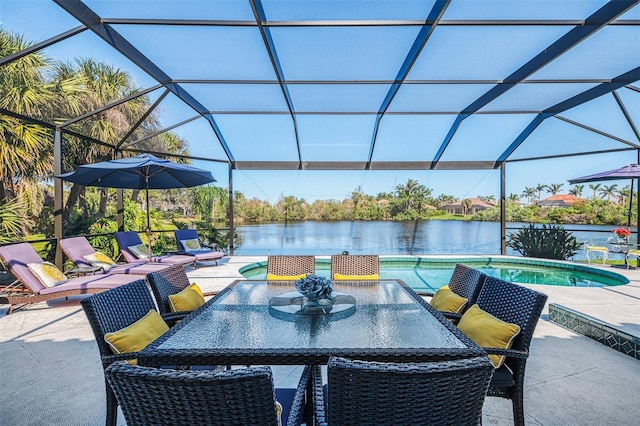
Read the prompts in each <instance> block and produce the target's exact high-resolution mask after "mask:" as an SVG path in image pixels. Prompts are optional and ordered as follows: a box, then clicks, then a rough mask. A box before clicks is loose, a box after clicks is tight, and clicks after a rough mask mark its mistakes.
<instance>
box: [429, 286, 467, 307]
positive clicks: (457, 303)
mask: <svg viewBox="0 0 640 426" xmlns="http://www.w3.org/2000/svg"><path fill="white" fill-rule="evenodd" d="M430 303H431V306H433V308H434V309H436V310H438V311H440V312H453V313H460V312H462V310H463V309H464V307H465V306H466V305H467V299H466V298H464V297H462V296H460V295H458V294H456V293H454V292H453V291H451V290H450V289H449V287H448V286H445V287H442V288H440V289H438V291H436V294H434V295H433V297H432V298H431V302H430Z"/></svg>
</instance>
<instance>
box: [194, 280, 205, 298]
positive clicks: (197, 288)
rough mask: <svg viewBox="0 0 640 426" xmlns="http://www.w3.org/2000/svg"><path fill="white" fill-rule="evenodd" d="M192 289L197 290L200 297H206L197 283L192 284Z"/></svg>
mask: <svg viewBox="0 0 640 426" xmlns="http://www.w3.org/2000/svg"><path fill="white" fill-rule="evenodd" d="M191 289H192V290H195V291H196V293H198V294H199V295H200V296H202V297H204V293H203V292H202V289H201V288H200V286H199V285H198V284H196V283H193V284H191Z"/></svg>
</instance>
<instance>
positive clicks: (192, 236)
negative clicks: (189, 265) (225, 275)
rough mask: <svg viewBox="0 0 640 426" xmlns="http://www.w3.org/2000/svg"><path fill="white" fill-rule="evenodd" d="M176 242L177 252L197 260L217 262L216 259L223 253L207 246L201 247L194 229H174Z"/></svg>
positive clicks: (221, 256)
mask: <svg viewBox="0 0 640 426" xmlns="http://www.w3.org/2000/svg"><path fill="white" fill-rule="evenodd" d="M174 235H175V237H176V244H177V246H178V254H184V255H187V256H193V257H195V259H196V263H197V262H209V261H214V262H216V265H217V264H218V259H222V258H223V257H224V253H223V252H221V251H217V250H212V249H209V248H206V247H205V248H203V247H202V245H201V244H200V238H199V237H198V231H197V230H195V229H178V230H176V231H174Z"/></svg>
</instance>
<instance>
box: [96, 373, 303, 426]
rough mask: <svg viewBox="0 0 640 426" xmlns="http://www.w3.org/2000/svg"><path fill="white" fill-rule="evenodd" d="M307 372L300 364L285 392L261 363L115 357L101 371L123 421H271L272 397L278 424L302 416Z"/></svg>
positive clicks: (143, 425)
mask: <svg viewBox="0 0 640 426" xmlns="http://www.w3.org/2000/svg"><path fill="white" fill-rule="evenodd" d="M310 372H311V370H310V367H305V369H304V371H303V374H302V377H301V378H300V381H299V384H298V388H297V389H295V390H294V389H291V390H290V391H291V392H288V393H280V392H279V391H280V390H279V389H274V386H273V377H272V373H271V369H270V368H269V367H267V366H262V367H249V368H242V369H235V370H227V371H224V372H214V371H183V370H169V369H154V368H146V367H139V366H133V365H129V364H126V363H120V362H118V363H114V364H112V365H111V366H110V367H109V368H107V370H106V371H105V376H106V378H107V380H108V382H109V383H110V384H111V387H112V388H113V391H114V392H115V395H116V397H117V398H118V401H119V402H120V406H121V407H122V411H123V413H124V417H125V419H126V421H127V425H129V426H135V425H140V426H147V425H165V426H170V425H211V426H216V425H220V426H223V425H224V426H233V425H238V426H240V425H246V426H253V425H261V426H270V425H272V426H276V425H277V424H278V417H277V414H276V399H277V401H278V402H279V403H280V404H281V405H282V408H283V410H282V420H283V421H282V424H286V425H289V426H294V425H299V424H300V423H301V421H302V419H303V415H304V408H305V404H306V398H305V392H306V390H307V387H308V385H309V384H310V376H311V374H310ZM287 413H288V414H287Z"/></svg>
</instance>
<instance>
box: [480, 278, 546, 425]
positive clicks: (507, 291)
mask: <svg viewBox="0 0 640 426" xmlns="http://www.w3.org/2000/svg"><path fill="white" fill-rule="evenodd" d="M546 301H547V295H546V294H542V293H539V292H537V291H534V290H531V289H528V288H526V287H522V286H519V285H517V284H513V283H510V282H507V281H504V280H501V279H499V278H495V277H487V279H486V280H485V282H484V284H483V286H482V290H481V291H480V295H479V296H478V300H477V302H476V303H477V304H478V306H479V307H480V309H482V310H484V311H486V312H488V313H490V314H491V315H493V316H495V317H496V318H499V319H501V320H503V321H506V322H509V323H513V324H518V325H519V326H520V333H518V335H517V336H516V337H515V339H514V340H513V344H512V347H511V349H486V352H487V353H490V354H496V355H506V356H507V357H506V359H505V362H504V364H503V365H502V366H501V367H500V368H498V369H497V370H496V371H495V373H494V375H493V378H492V380H491V384H490V386H489V391H488V393H487V395H488V396H499V397H502V398H507V399H510V400H511V402H512V404H513V419H514V424H515V425H524V404H523V396H524V372H525V366H526V362H527V357H528V356H529V345H530V343H531V338H532V337H533V331H534V330H535V328H536V325H537V324H538V319H539V318H540V314H541V313H542V309H543V308H544V304H545V303H546Z"/></svg>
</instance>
